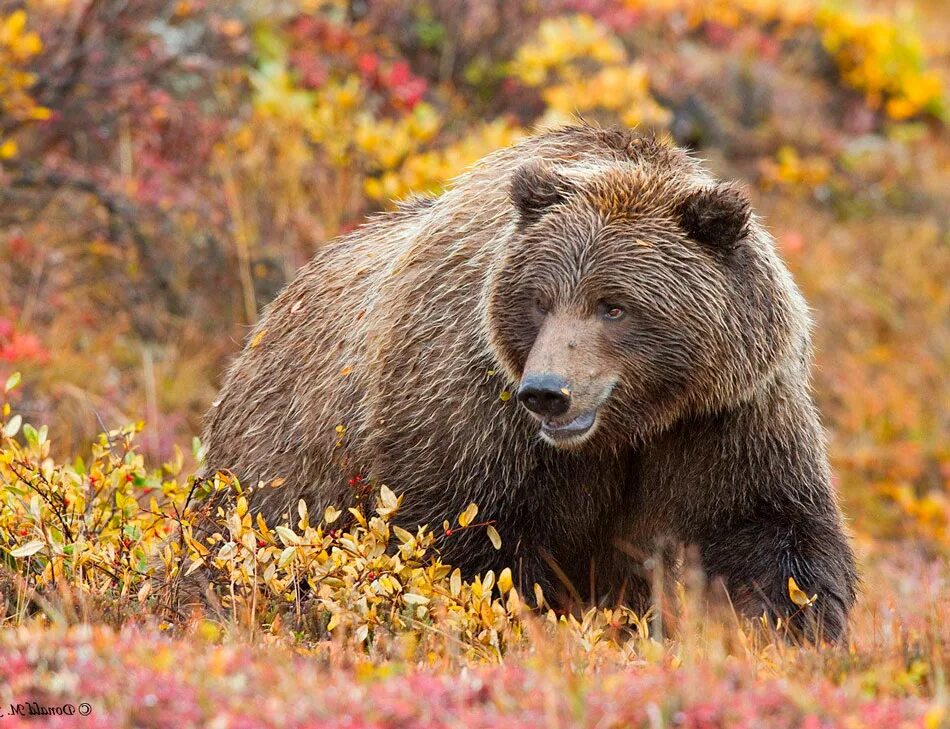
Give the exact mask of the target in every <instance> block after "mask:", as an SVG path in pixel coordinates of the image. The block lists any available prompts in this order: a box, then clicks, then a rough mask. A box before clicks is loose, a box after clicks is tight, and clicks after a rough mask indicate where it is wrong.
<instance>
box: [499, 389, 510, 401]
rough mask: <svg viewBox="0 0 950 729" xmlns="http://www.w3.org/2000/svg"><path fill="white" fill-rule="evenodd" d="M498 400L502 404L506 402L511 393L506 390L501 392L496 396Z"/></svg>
mask: <svg viewBox="0 0 950 729" xmlns="http://www.w3.org/2000/svg"><path fill="white" fill-rule="evenodd" d="M498 399H499V400H501V401H502V402H508V401H509V400H510V399H511V393H510V392H509V391H508V390H502V391H501V392H500V393H499V394H498Z"/></svg>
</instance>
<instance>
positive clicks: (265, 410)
mask: <svg viewBox="0 0 950 729" xmlns="http://www.w3.org/2000/svg"><path fill="white" fill-rule="evenodd" d="M809 359H810V349H809V317H808V312H807V308H806V305H805V303H804V301H803V299H802V297H801V295H800V294H799V292H798V290H797V288H796V286H795V284H794V283H793V281H792V279H791V276H790V274H789V272H788V271H787V270H786V268H785V266H784V265H783V264H782V262H781V261H780V259H779V257H778V255H777V254H776V251H775V248H774V245H773V241H772V239H771V237H770V236H769V234H768V233H767V232H766V231H765V229H764V228H763V226H762V225H761V224H760V222H759V221H758V220H757V219H756V217H755V216H754V215H752V214H751V211H750V205H749V201H748V199H747V198H746V196H745V194H744V193H743V192H742V190H741V189H740V188H738V187H737V186H735V185H733V184H723V183H718V182H717V181H716V180H714V179H713V178H712V177H711V176H710V175H709V174H708V173H707V172H706V171H704V170H703V169H702V167H701V166H700V165H699V163H698V162H696V161H695V160H693V159H692V158H690V157H689V155H687V154H686V153H685V152H684V151H682V150H680V149H677V148H675V147H672V146H670V145H668V144H665V143H662V142H660V141H657V140H655V139H652V138H646V137H642V136H640V135H638V134H636V133H634V132H632V131H629V130H624V129H600V128H595V127H591V126H586V125H583V126H571V127H567V128H562V129H559V130H554V131H549V132H545V133H542V134H539V135H537V136H534V137H533V138H530V139H527V140H525V141H523V142H521V143H519V144H517V145H515V146H513V147H510V148H508V149H503V150H501V151H498V152H496V153H494V154H491V155H489V156H488V157H486V158H485V159H484V160H483V161H482V162H481V163H480V164H478V165H476V166H475V167H474V168H473V169H472V170H470V171H469V172H467V173H466V174H464V175H462V176H461V177H459V178H458V179H457V180H456V181H455V183H454V184H453V186H452V187H451V189H449V190H448V191H447V192H445V193H443V194H442V195H440V196H439V197H437V198H422V199H416V200H414V201H411V202H410V203H408V204H406V205H404V206H403V207H401V208H400V209H398V210H396V211H395V212H392V213H388V214H383V215H380V216H379V217H377V218H375V219H373V220H372V221H370V222H368V223H367V224H366V225H364V226H362V227H361V228H359V229H357V230H356V231H354V232H352V233H349V234H347V235H344V236H342V237H340V238H338V239H337V240H335V241H333V242H331V243H329V244H328V245H326V246H325V247H323V248H321V249H320V250H319V251H318V253H317V254H316V256H314V258H313V260H311V261H310V263H309V264H307V265H306V266H305V267H304V268H303V269H302V270H301V271H300V272H299V274H298V275H297V277H296V278H295V279H294V281H293V282H292V283H290V284H289V285H288V286H287V287H286V288H285V289H284V290H283V291H282V292H281V293H280V294H279V295H278V297H277V299H276V300H275V301H274V302H273V303H272V304H271V305H270V307H269V308H268V309H267V311H266V313H265V314H264V316H263V318H262V319H261V321H260V323H259V324H258V325H257V326H256V327H255V329H254V331H253V332H252V333H251V334H250V336H249V344H248V345H247V347H246V348H245V350H244V352H243V353H242V354H241V356H240V357H238V358H237V360H236V361H235V362H234V364H233V365H232V367H231V368H230V370H229V372H228V374H227V377H226V381H225V383H224V387H223V390H222V392H221V395H220V398H219V400H217V401H216V402H215V403H214V405H213V407H212V408H211V410H210V412H209V414H208V416H207V428H206V432H205V444H206V446H207V467H208V468H211V469H219V468H220V469H223V468H227V469H230V470H231V471H233V472H234V473H236V474H237V475H238V476H239V477H240V478H241V479H242V480H243V481H244V482H245V483H246V484H250V485H253V484H255V483H258V482H260V481H263V482H273V481H274V480H275V479H283V485H282V486H280V487H279V488H260V489H256V490H254V491H253V492H252V496H251V497H250V499H251V505H252V508H253V509H256V510H258V511H260V512H262V513H263V514H264V516H265V517H267V518H268V519H271V520H279V519H281V518H282V517H283V516H284V515H286V514H287V513H289V512H290V511H291V510H293V509H294V506H295V505H296V503H297V501H298V500H299V499H301V498H303V499H304V500H305V501H306V502H307V503H308V505H309V508H310V511H311V512H312V513H323V510H324V509H325V507H326V506H327V505H334V506H338V507H339V506H345V505H349V504H351V503H352V501H353V499H354V489H353V487H352V479H354V478H356V479H366V480H369V481H372V482H373V483H378V482H381V483H385V484H387V485H388V486H389V487H390V488H391V489H393V490H394V491H395V492H397V493H402V494H404V495H405V502H404V505H403V507H402V509H401V510H400V512H399V514H398V519H397V521H398V523H400V524H402V525H404V526H414V525H417V524H429V525H440V524H442V522H443V520H445V519H449V520H452V519H454V517H455V516H456V515H458V514H459V513H460V512H461V511H463V510H464V509H465V507H466V505H468V504H469V503H470V502H475V503H477V504H478V505H479V507H480V511H479V519H480V520H481V519H482V518H484V519H485V520H490V521H492V522H494V524H495V526H496V528H497V530H498V532H499V533H500V534H501V537H502V540H503V544H502V547H501V550H500V551H496V550H495V549H494V548H493V547H492V545H491V544H490V542H489V540H488V539H487V538H486V537H485V534H484V532H483V531H481V530H463V531H461V532H457V533H455V534H453V535H452V536H450V537H447V538H445V539H444V540H443V541H442V543H441V549H442V553H443V555H444V557H445V559H446V560H447V561H448V562H450V563H452V564H455V565H458V566H460V567H461V568H462V569H463V571H464V572H466V573H467V574H473V573H477V572H479V571H483V570H487V569H489V568H493V569H495V570H498V569H500V568H503V567H505V566H510V567H511V568H512V570H513V572H514V573H515V575H516V582H518V583H520V584H521V585H522V586H523V589H525V588H526V589H527V590H528V594H530V591H531V587H532V585H533V583H538V584H540V585H541V586H542V588H543V589H544V590H545V592H546V593H547V594H548V595H551V594H557V593H559V592H560V591H562V588H564V587H565V586H567V587H569V593H570V594H571V595H573V596H574V597H575V598H577V597H580V598H581V599H583V600H592V601H600V602H603V601H608V600H624V601H625V602H627V603H630V604H633V605H635V606H637V607H639V608H642V607H643V606H644V605H645V604H646V602H647V601H648V599H649V595H650V580H649V579H648V575H647V574H646V573H645V571H644V566H643V564H642V563H641V562H640V560H639V559H638V558H637V555H651V554H656V553H657V549H658V547H657V545H660V544H667V545H668V544H670V543H671V540H675V542H676V543H679V544H687V545H693V546H694V548H695V549H696V550H697V551H698V554H699V557H700V560H701V564H702V568H703V569H704V570H705V572H706V573H707V574H708V575H709V576H710V577H711V578H719V579H720V580H721V581H722V583H723V584H724V585H725V586H726V587H727V588H728V590H729V593H730V595H731V599H732V601H733V603H734V604H735V605H736V606H737V608H738V609H740V610H741V611H742V612H743V613H745V614H747V615H759V614H761V613H762V612H763V611H769V612H771V613H772V614H774V615H779V616H787V615H792V616H793V617H792V622H793V623H794V624H795V625H797V626H800V627H801V628H805V629H808V630H810V631H812V633H813V634H814V631H815V630H816V629H819V626H820V630H821V631H822V634H823V635H824V636H826V637H829V638H835V637H837V636H839V635H840V633H841V632H842V630H843V629H844V627H845V623H846V618H847V614H848V610H849V609H850V607H851V605H852V603H853V601H854V597H855V581H856V577H855V568H854V560H853V556H852V552H851V549H850V547H849V545H848V540H847V538H846V536H845V534H844V531H843V527H842V517H841V514H840V511H839V508H838V505H837V501H836V497H835V494H834V492H833V489H832V486H831V483H830V477H829V468H828V463H827V458H826V451H825V442H824V435H823V433H822V429H821V425H820V423H819V418H818V414H817V412H816V409H815V406H814V404H813V402H812V398H811V395H810V393H809ZM790 577H792V578H794V580H795V581H796V583H797V584H798V585H799V586H800V587H801V589H802V590H804V591H805V592H806V593H807V594H808V595H812V594H817V595H818V600H817V604H816V605H813V606H811V607H810V608H807V609H804V610H802V609H799V608H798V606H796V605H795V604H794V603H793V602H792V601H791V599H790V596H789V586H788V580H789V578H790Z"/></svg>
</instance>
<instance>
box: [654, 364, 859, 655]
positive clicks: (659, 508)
mask: <svg viewBox="0 0 950 729" xmlns="http://www.w3.org/2000/svg"><path fill="white" fill-rule="evenodd" d="M641 469H642V482H643V484H644V490H645V493H649V494H650V504H651V506H650V507H649V508H651V509H652V510H653V511H654V512H655V514H656V518H657V519H658V521H659V522H661V523H665V524H666V528H667V529H668V530H669V531H670V532H671V533H673V534H675V535H676V536H678V537H679V538H681V539H682V540H683V541H684V542H686V543H688V544H693V545H696V546H698V547H699V550H700V556H701V561H702V565H703V568H704V569H705V571H706V574H707V576H708V577H709V578H710V579H711V580H716V579H719V580H721V581H722V582H723V583H724V585H725V587H726V588H727V590H728V591H729V594H730V598H731V600H732V602H733V604H734V605H735V606H736V607H737V608H738V609H739V610H740V611H741V612H742V613H743V614H745V615H747V616H749V617H757V616H759V615H761V614H762V613H763V612H768V613H770V614H772V615H773V616H776V617H782V618H784V619H786V620H787V621H788V623H789V624H790V625H791V626H792V628H793V630H795V631H798V632H800V633H801V634H802V635H804V636H805V637H807V638H808V639H813V640H814V639H820V638H826V639H830V640H835V639H837V638H839V637H840V636H841V635H842V633H843V631H844V630H845V627H846V624H847V615H848V611H849V610H850V609H851V606H852V604H853V603H854V598H855V586H856V582H857V576H856V573H855V566H854V555H853V554H852V551H851V547H850V546H849V544H848V539H847V537H846V536H845V532H844V526H843V521H842V517H841V513H840V510H839V508H838V504H837V500H836V498H835V494H834V490H833V488H832V485H831V477H830V472H829V469H828V464H827V456H826V451H825V442H824V435H823V433H822V430H821V426H820V424H819V422H818V416H817V412H816V410H815V407H814V405H813V403H812V402H811V398H810V395H809V393H808V389H807V383H806V381H805V378H804V376H803V375H802V373H801V372H794V371H793V372H791V373H786V374H784V375H779V376H777V377H776V378H775V380H774V381H772V382H771V383H770V384H768V385H765V386H763V388H762V390H761V391H759V392H757V393H756V394H755V395H754V396H753V397H752V398H751V399H750V400H749V401H748V402H745V403H742V404H739V405H737V406H736V407H734V408H731V409H728V410H724V411H720V412H716V413H712V414H708V415H702V416H696V417H692V418H689V419H685V420H684V421H683V422H680V423H678V424H677V425H676V426H674V427H673V428H671V429H670V430H669V431H668V432H666V433H664V434H663V435H662V436H661V437H659V438H657V439H656V441H655V442H653V443H651V444H650V445H649V446H648V447H647V448H646V449H645V450H644V453H643V458H642V466H641ZM789 578H792V579H793V580H794V584H795V585H797V586H798V587H799V588H800V590H801V591H802V592H803V593H804V596H805V597H807V598H811V597H812V596H813V595H814V596H817V597H816V599H815V601H814V603H813V604H810V605H799V604H796V601H794V600H793V599H792V598H793V596H792V594H790V590H789V584H790V583H789ZM794 596H795V598H796V599H797V600H798V602H802V601H803V600H802V597H803V596H802V595H801V594H799V593H797V592H795V595H794Z"/></svg>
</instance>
